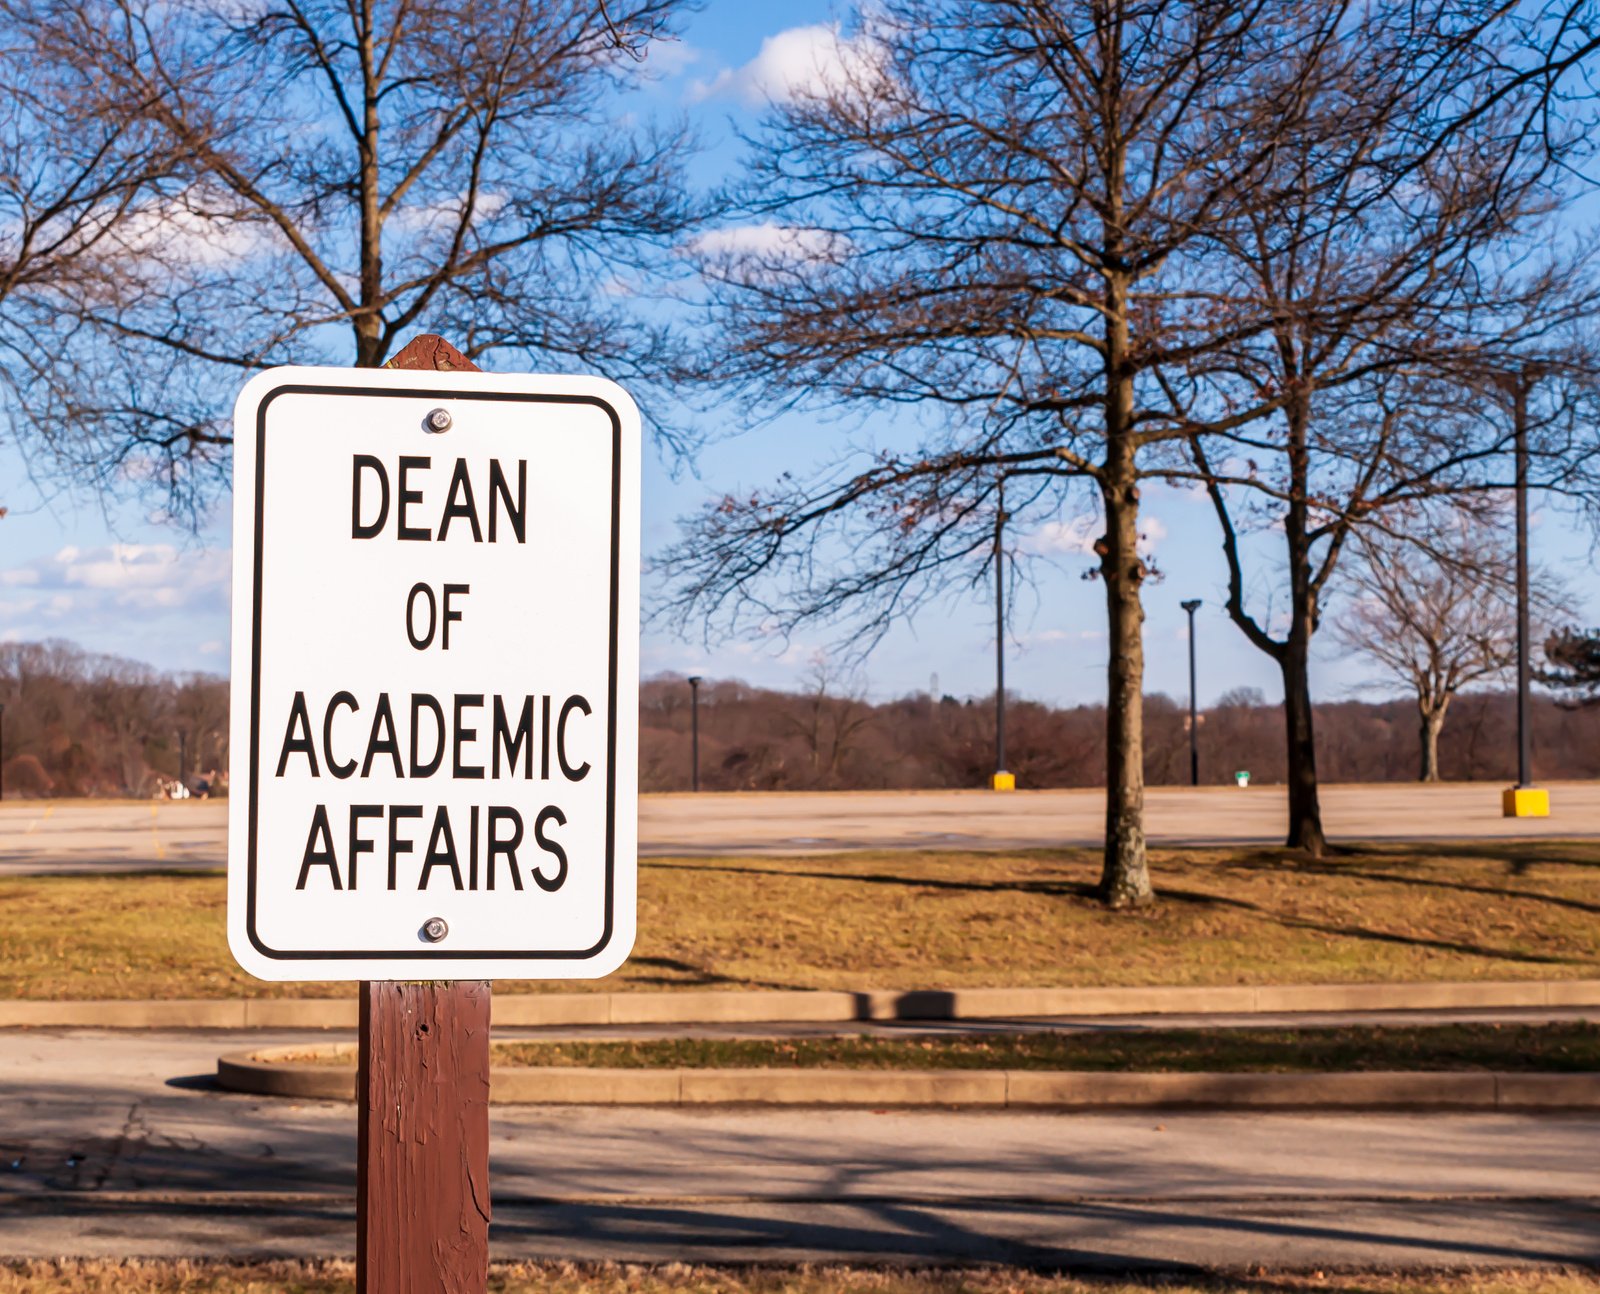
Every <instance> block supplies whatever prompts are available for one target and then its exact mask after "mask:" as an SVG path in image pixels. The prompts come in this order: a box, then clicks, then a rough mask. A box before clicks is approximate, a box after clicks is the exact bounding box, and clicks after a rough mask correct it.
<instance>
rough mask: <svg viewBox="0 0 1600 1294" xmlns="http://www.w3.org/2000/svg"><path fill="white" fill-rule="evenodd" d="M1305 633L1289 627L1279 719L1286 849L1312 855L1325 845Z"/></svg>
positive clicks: (1282, 661)
mask: <svg viewBox="0 0 1600 1294" xmlns="http://www.w3.org/2000/svg"><path fill="white" fill-rule="evenodd" d="M1309 637H1310V636H1309V635H1308V634H1300V633H1296V632H1294V631H1292V630H1291V631H1290V634H1289V644H1288V649H1287V650H1286V651H1285V652H1284V653H1283V656H1282V658H1281V663H1282V669H1283V719H1284V734H1285V737H1286V739H1287V752H1288V756H1289V759H1288V764H1289V779H1288V780H1289V838H1288V840H1287V841H1285V842H1284V843H1285V844H1287V845H1288V846H1289V848H1290V849H1303V850H1305V851H1306V853H1308V854H1310V855H1311V856H1312V857H1313V858H1320V857H1322V855H1323V853H1324V851H1325V850H1326V849H1327V847H1328V841H1327V837H1326V836H1324V835H1323V834H1322V804H1321V802H1320V800H1319V799H1318V795H1317V745H1316V731H1315V724H1314V721H1313V716H1314V713H1315V712H1314V710H1313V709H1312V705H1311V679H1310V671H1309V670H1308V668H1307V665H1308V660H1307V657H1308V655H1309V648H1310V645H1311V644H1310V641H1309Z"/></svg>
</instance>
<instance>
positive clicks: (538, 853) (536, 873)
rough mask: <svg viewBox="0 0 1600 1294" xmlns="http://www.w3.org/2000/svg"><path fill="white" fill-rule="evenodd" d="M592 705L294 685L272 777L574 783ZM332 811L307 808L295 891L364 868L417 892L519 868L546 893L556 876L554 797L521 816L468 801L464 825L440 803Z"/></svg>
mask: <svg viewBox="0 0 1600 1294" xmlns="http://www.w3.org/2000/svg"><path fill="white" fill-rule="evenodd" d="M313 713H315V715H316V718H315V720H313V717H312V716H313ZM593 713H594V708H593V707H592V706H591V705H590V704H589V701H588V699H587V698H586V697H583V696H578V695H573V696H568V697H562V698H552V697H549V696H539V695H526V696H521V697H513V698H511V700H510V702H509V704H508V702H507V698H505V697H503V696H490V697H486V696H485V695H484V694H483V693H481V692H473V693H460V692H458V693H455V694H454V695H452V696H448V697H436V696H431V695H429V694H428V693H425V692H413V693H411V694H410V695H409V696H406V697H391V696H390V694H389V693H387V692H379V693H377V695H376V696H373V697H368V698H367V699H366V700H365V702H363V701H362V699H361V698H359V697H357V696H356V694H355V693H353V692H348V691H339V692H335V693H334V694H333V695H332V696H330V697H327V698H326V699H325V700H324V699H321V698H316V699H313V700H312V701H311V702H308V701H307V699H306V694H305V693H304V692H296V693H295V694H294V699H293V701H292V702H291V703H290V705H289V715H288V720H287V722H286V724H285V726H284V734H283V741H282V743H281V745H280V747H279V754H278V759H277V771H276V772H275V773H274V774H273V776H275V777H280V778H281V777H284V776H285V775H287V774H290V773H296V772H297V773H300V774H301V775H309V776H310V777H312V778H321V777H328V778H333V779H340V780H343V779H346V778H351V777H355V776H358V775H359V776H360V777H362V778H368V777H371V776H372V774H373V772H374V770H377V771H378V772H387V773H390V774H392V776H394V777H395V778H396V779H400V780H407V781H414V782H427V781H428V780H429V779H431V778H433V777H435V776H437V775H439V774H440V773H441V772H443V773H445V774H446V775H448V776H450V777H453V778H457V779H461V780H467V781H477V780H483V779H484V778H485V777H488V778H491V779H493V780H495V781H499V780H501V779H502V778H520V779H522V780H524V781H528V782H532V781H535V780H537V781H539V782H541V783H547V782H550V781H551V780H552V778H554V780H556V781H558V782H566V783H573V782H581V781H583V779H584V778H586V777H588V776H589V774H590V772H591V771H592V767H593V766H592V765H591V764H590V762H589V761H588V760H587V759H585V758H583V757H582V755H581V754H580V753H578V752H579V751H580V750H581V748H582V746H583V744H584V741H585V739H586V734H583V733H581V732H580V729H581V728H582V727H583V726H584V725H583V722H582V721H583V720H584V719H586V718H588V717H589V716H591V715H593ZM368 716H370V717H368ZM363 720H365V722H362V721H363ZM352 729H354V731H353V732H352ZM587 736H588V737H592V734H587ZM536 746H537V755H536V754H535V747H536ZM334 814H336V815H342V817H343V820H342V821H339V822H337V823H336V822H335V821H334V818H333V817H332V816H330V812H329V808H328V805H327V804H316V805H314V806H313V807H312V810H311V820H310V823H309V825H308V827H307V829H306V846H305V853H304V855H303V857H302V859H301V863H300V873H299V876H298V878H297V879H296V881H295V888H296V889H297V890H303V889H305V888H306V886H307V885H308V884H309V883H311V881H312V879H313V877H314V876H318V877H321V878H323V880H324V882H325V883H330V884H331V885H332V886H333V888H334V889H336V890H339V889H349V890H354V889H357V888H359V886H360V885H361V884H362V881H363V878H364V877H365V878H366V880H367V884H369V885H370V884H379V885H382V886H383V887H384V888H386V889H390V890H392V889H395V888H397V887H398V886H399V885H402V884H407V885H414V886H415V888H417V889H419V890H425V889H427V888H428V887H429V885H430V883H434V882H437V883H439V884H448V885H451V886H453V887H454V888H455V889H458V890H460V889H468V890H476V889H478V888H479V887H480V886H481V887H482V888H483V889H486V890H492V889H494V888H495V885H496V883H497V877H498V883H499V884H500V885H502V886H509V887H510V888H512V889H517V890H520V889H522V888H523V878H524V875H526V876H527V877H528V878H529V879H530V880H531V881H532V882H533V883H534V884H536V885H537V886H538V887H539V888H540V889H541V890H544V891H545V892H546V893H554V892H555V891H556V890H559V889H560V888H561V886H562V884H563V882H565V880H566V879H567V853H566V850H565V849H563V848H562V845H561V841H560V839H559V837H558V829H559V828H560V827H563V826H565V825H566V822H567V814H566V812H565V811H564V810H563V809H562V807H561V806H560V805H559V804H555V803H551V804H546V805H545V806H544V807H543V808H541V809H539V810H538V812H537V813H536V814H535V815H534V816H533V821H532V822H531V823H530V822H528V821H527V820H526V819H525V818H524V817H523V814H522V812H521V810H519V809H517V808H516V807H514V806H511V805H499V804H490V805H483V806H479V805H476V804H474V805H471V806H469V807H468V808H467V811H466V821H465V822H464V823H463V822H461V821H460V820H459V817H460V815H459V813H458V815H457V820H456V821H454V822H452V820H451V815H450V811H449V809H448V807H447V806H445V805H443V804H440V805H436V806H435V805H429V804H426V803H412V804H350V805H346V806H343V808H340V807H338V806H335V809H334ZM369 831H370V832H372V836H370V837H369V836H368V834H367V833H368V832H369ZM530 847H531V849H532V850H533V851H535V852H534V853H530ZM367 854H371V855H374V858H373V864H374V867H373V868H371V869H369V870H367V871H365V872H364V871H363V869H362V868H361V866H360V864H361V860H362V857H363V855H367Z"/></svg>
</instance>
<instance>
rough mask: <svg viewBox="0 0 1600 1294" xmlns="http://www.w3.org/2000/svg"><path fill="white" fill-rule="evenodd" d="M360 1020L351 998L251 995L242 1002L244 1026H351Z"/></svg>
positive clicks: (356, 1007)
mask: <svg viewBox="0 0 1600 1294" xmlns="http://www.w3.org/2000/svg"><path fill="white" fill-rule="evenodd" d="M360 1022H361V1009H360V1005H359V1004H358V1003H357V1002H356V1000H355V999H354V998H298V999H288V998H270V997H263V998H253V999H251V1000H250V1001H247V1002H246V1003H245V1004H244V1027H245V1028H247V1029H354V1028H355V1027H356V1026H357V1025H358V1024H360Z"/></svg>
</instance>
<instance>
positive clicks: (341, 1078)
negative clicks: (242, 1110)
mask: <svg viewBox="0 0 1600 1294" xmlns="http://www.w3.org/2000/svg"><path fill="white" fill-rule="evenodd" d="M354 1048H355V1045H354V1044H353V1043H345V1044H342V1045H340V1046H338V1047H332V1048H328V1049H327V1050H329V1051H331V1052H333V1053H335V1054H339V1053H345V1052H350V1051H353V1050H354ZM319 1050H322V1049H320V1048H319ZM304 1051H305V1048H303V1047H273V1048H270V1049H268V1050H265V1051H254V1052H252V1051H236V1052H233V1053H231V1054H229V1055H226V1056H218V1057H217V1082H218V1083H219V1084H220V1085H221V1086H223V1087H225V1088H227V1089H228V1090H229V1091H232V1092H256V1093H259V1094H260V1095H263V1096H287V1097H297V1098H299V1099H300V1100H306V1101H353V1100H355V1099H356V1071H355V1067H354V1066H353V1065H352V1066H345V1065H306V1064H298V1065H297V1064H295V1063H293V1062H292V1061H289V1060H285V1059H280V1058H282V1057H287V1056H290V1055H293V1054H295V1053H297V1052H298V1053H303V1052H304Z"/></svg>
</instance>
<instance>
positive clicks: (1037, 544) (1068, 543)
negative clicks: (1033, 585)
mask: <svg viewBox="0 0 1600 1294" xmlns="http://www.w3.org/2000/svg"><path fill="white" fill-rule="evenodd" d="M1103 534H1105V523H1104V522H1103V521H1102V520H1101V519H1100V518H1099V517H1096V516H1088V515H1085V516H1081V517H1073V518H1072V519H1071V520H1070V521H1047V522H1045V523H1044V525H1042V526H1040V527H1039V528H1038V529H1037V530H1035V531H1034V532H1033V533H1032V534H1031V535H1029V536H1027V537H1026V538H1025V539H1024V540H1023V541H1022V543H1021V544H1020V545H1019V547H1020V548H1021V550H1022V551H1023V552H1025V553H1028V554H1031V555H1032V556H1036V557H1056V556H1060V555H1062V554H1077V555H1079V556H1085V557H1087V556H1093V555H1094V545H1095V540H1097V539H1099V538H1100V536H1101V535H1103ZM1166 537H1167V528H1166V526H1165V525H1163V524H1162V522H1161V519H1160V518H1159V517H1148V516H1147V517H1144V518H1142V519H1141V520H1140V522H1139V555H1140V556H1141V557H1149V556H1150V554H1151V553H1153V552H1155V550H1156V546H1157V545H1158V544H1159V543H1160V542H1161V541H1162V540H1163V539H1165V538H1166Z"/></svg>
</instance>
